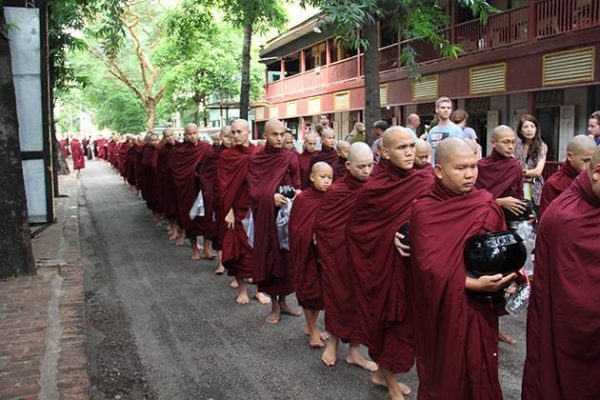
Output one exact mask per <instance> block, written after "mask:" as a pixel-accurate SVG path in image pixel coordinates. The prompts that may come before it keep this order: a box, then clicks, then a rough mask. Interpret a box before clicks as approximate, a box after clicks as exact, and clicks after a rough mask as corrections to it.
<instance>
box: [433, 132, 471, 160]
mask: <svg viewBox="0 0 600 400" xmlns="http://www.w3.org/2000/svg"><path fill="white" fill-rule="evenodd" d="M456 154H460V155H466V154H469V155H472V154H474V152H473V149H472V148H471V146H469V145H468V144H467V142H465V141H464V140H462V139H459V138H456V137H449V138H448V139H444V140H442V141H441V142H440V143H439V145H438V147H437V150H436V152H435V164H436V165H437V164H440V165H442V166H443V165H444V164H445V163H447V162H449V160H450V159H451V158H452V157H453V156H454V155H456Z"/></svg>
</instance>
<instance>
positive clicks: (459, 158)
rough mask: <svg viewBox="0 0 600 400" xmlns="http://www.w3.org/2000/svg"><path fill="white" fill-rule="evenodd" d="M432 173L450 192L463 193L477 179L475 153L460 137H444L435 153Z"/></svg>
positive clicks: (471, 186) (470, 187)
mask: <svg viewBox="0 0 600 400" xmlns="http://www.w3.org/2000/svg"><path fill="white" fill-rule="evenodd" d="M434 173H435V176H436V177H437V178H438V179H439V180H440V182H441V184H442V185H444V186H445V187H446V188H447V189H448V190H450V191H451V192H452V193H454V194H457V195H465V194H467V193H469V192H470V191H471V190H472V189H473V186H475V182H476V181H477V154H476V153H475V152H474V151H473V149H472V148H471V147H470V146H469V145H468V144H467V143H466V142H465V141H464V140H462V139H459V138H455V137H449V138H448V139H444V140H442V141H441V142H440V143H439V145H438V148H437V151H436V153H435V168H434Z"/></svg>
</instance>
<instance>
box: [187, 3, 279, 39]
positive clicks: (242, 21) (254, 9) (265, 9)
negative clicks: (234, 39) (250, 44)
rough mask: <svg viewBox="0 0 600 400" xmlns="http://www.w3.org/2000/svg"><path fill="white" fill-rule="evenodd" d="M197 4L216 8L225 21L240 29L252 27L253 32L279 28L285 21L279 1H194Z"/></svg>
mask: <svg viewBox="0 0 600 400" xmlns="http://www.w3.org/2000/svg"><path fill="white" fill-rule="evenodd" d="M195 1H196V2H197V3H199V4H203V5H205V6H209V7H216V8H218V9H220V10H222V11H223V12H224V13H225V19H226V20H227V21H229V22H231V23H233V24H234V26H237V27H238V28H242V27H244V26H252V30H253V31H255V32H265V31H267V30H269V29H271V28H274V27H275V28H281V27H283V25H284V24H285V22H286V21H287V17H286V14H285V10H284V8H283V4H282V1H280V0H252V1H248V0H195Z"/></svg>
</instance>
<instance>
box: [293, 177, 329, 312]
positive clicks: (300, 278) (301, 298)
mask: <svg viewBox="0 0 600 400" xmlns="http://www.w3.org/2000/svg"><path fill="white" fill-rule="evenodd" d="M324 193H325V192H320V191H318V190H317V189H315V188H314V187H310V188H308V189H306V190H305V191H303V192H302V193H300V194H299V195H298V197H296V198H295V199H294V205H293V207H292V213H291V215H290V222H289V233H290V259H291V262H292V264H293V265H294V273H295V278H294V283H295V289H296V298H297V299H298V304H300V305H301V306H302V307H303V308H307V309H311V310H322V309H323V291H322V290H321V279H320V269H321V267H320V265H319V260H318V253H317V247H316V246H315V245H314V242H313V234H314V232H315V229H314V228H315V218H316V216H317V211H318V210H319V205H320V203H321V199H322V198H323V194H324Z"/></svg>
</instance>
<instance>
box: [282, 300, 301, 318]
mask: <svg viewBox="0 0 600 400" xmlns="http://www.w3.org/2000/svg"><path fill="white" fill-rule="evenodd" d="M279 306H280V307H281V313H282V314H285V315H291V316H292V317H299V316H301V315H302V311H301V310H300V309H299V308H295V307H290V306H289V305H287V304H286V303H280V304H279Z"/></svg>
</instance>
